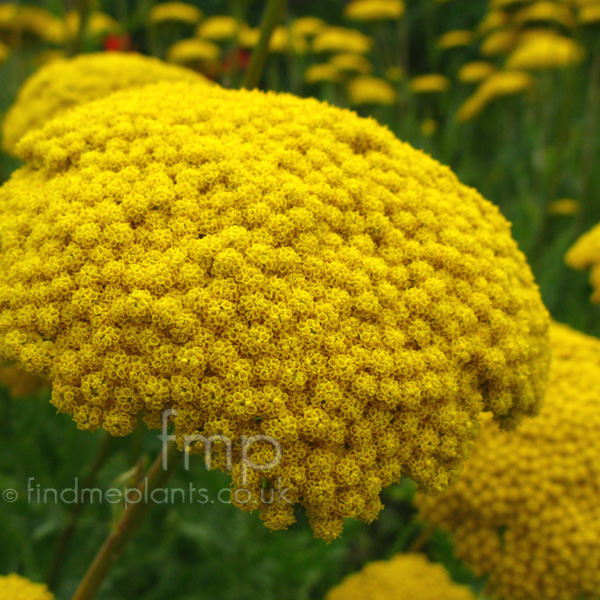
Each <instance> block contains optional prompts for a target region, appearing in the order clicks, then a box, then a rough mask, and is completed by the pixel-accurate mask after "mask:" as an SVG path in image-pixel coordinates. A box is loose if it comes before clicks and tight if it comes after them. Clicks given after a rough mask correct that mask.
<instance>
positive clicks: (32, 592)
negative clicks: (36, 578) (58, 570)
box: [0, 574, 54, 600]
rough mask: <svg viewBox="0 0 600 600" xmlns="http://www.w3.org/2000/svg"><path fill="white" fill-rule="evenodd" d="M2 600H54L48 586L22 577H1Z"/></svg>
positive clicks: (0, 590) (0, 593)
mask: <svg viewBox="0 0 600 600" xmlns="http://www.w3.org/2000/svg"><path fill="white" fill-rule="evenodd" d="M0 597H2V600H54V596H53V595H52V594H51V593H50V591H49V590H48V588H47V586H45V585H44V584H42V583H33V582H31V581H29V579H25V577H21V576H20V575H16V574H12V575H0Z"/></svg>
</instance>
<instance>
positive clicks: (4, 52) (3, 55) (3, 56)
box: [0, 42, 10, 63]
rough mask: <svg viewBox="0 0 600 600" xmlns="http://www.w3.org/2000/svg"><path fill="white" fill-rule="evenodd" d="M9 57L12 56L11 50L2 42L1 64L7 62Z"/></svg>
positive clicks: (0, 51) (0, 49)
mask: <svg viewBox="0 0 600 600" xmlns="http://www.w3.org/2000/svg"><path fill="white" fill-rule="evenodd" d="M9 55H10V48H9V47H8V46H7V45H6V44H3V43H2V42H0V63H4V62H6V61H7V59H8V57H9Z"/></svg>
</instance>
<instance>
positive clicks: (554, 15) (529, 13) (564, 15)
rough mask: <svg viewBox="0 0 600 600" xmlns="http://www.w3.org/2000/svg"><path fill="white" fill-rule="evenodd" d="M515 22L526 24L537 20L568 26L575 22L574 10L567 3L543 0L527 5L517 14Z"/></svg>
mask: <svg viewBox="0 0 600 600" xmlns="http://www.w3.org/2000/svg"><path fill="white" fill-rule="evenodd" d="M514 19H515V23H517V24H519V25H526V24H530V23H535V22H544V23H545V22H549V23H560V24H561V25H565V26H566V27H572V26H573V25H574V24H575V17H574V15H573V11H572V10H571V8H570V7H569V6H567V5H566V4H561V3H560V2H549V1H546V0H542V1H541V2H534V3H533V4H530V5H528V6H525V7H524V8H522V9H521V10H519V11H518V12H517V13H516V14H515V17H514Z"/></svg>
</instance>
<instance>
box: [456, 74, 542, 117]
mask: <svg viewBox="0 0 600 600" xmlns="http://www.w3.org/2000/svg"><path fill="white" fill-rule="evenodd" d="M532 87H533V79H531V77H530V76H529V75H528V74H527V73H522V72H521V71H501V72H499V73H493V74H492V75H490V76H489V77H488V78H487V79H485V80H484V81H483V83H482V84H481V85H480V86H479V87H478V88H477V91H476V92H475V93H474V94H473V95H472V96H470V97H469V98H467V100H466V101H465V102H464V104H463V105H462V106H461V107H460V108H459V110H458V113H457V115H456V120H457V121H458V122H459V123H464V122H465V121H471V120H473V119H475V118H476V117H478V116H479V114H480V113H481V112H482V111H483V110H484V108H485V107H486V106H487V105H488V104H489V103H490V102H492V101H494V100H496V99H497V98H502V97H504V96H515V95H517V94H521V93H523V92H525V91H527V90H529V89H531V88H532Z"/></svg>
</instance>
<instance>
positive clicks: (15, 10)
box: [0, 2, 65, 44]
mask: <svg viewBox="0 0 600 600" xmlns="http://www.w3.org/2000/svg"><path fill="white" fill-rule="evenodd" d="M0 31H3V32H19V34H25V35H30V36H32V37H35V38H38V39H40V40H42V41H44V42H48V43H51V44H62V43H63V42H64V41H65V25H64V22H63V20H62V19H59V18H58V17H56V16H54V15H53V14H52V13H51V12H49V11H48V10H47V9H45V8H42V7H37V6H20V5H18V4H14V3H12V2H11V3H8V2H7V3H5V4H1V5H0Z"/></svg>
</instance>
